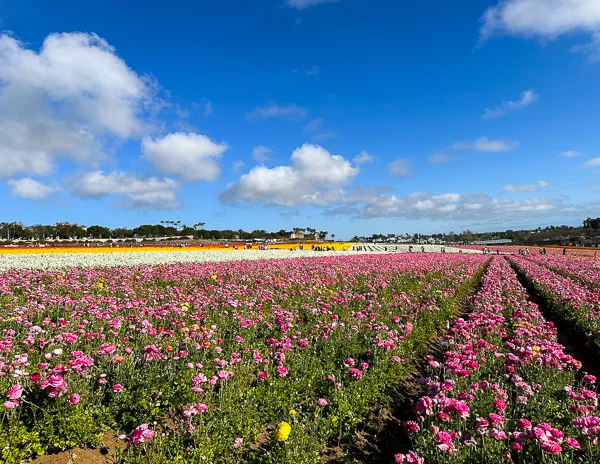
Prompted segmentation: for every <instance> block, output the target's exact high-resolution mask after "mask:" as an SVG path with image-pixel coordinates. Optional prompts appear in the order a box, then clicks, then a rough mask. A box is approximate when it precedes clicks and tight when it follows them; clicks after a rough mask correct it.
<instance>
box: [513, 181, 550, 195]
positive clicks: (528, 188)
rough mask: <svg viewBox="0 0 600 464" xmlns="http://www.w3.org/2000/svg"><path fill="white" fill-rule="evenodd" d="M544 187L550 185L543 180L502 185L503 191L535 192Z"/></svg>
mask: <svg viewBox="0 0 600 464" xmlns="http://www.w3.org/2000/svg"><path fill="white" fill-rule="evenodd" d="M546 187H550V184H549V183H548V182H546V181H544V180H538V181H537V182H536V183H535V184H506V185H505V186H504V187H502V190H503V191H505V192H512V193H523V192H537V191H539V190H542V189H544V188H546Z"/></svg>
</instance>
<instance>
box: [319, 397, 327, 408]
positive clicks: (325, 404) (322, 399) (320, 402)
mask: <svg viewBox="0 0 600 464" xmlns="http://www.w3.org/2000/svg"><path fill="white" fill-rule="evenodd" d="M317 404H318V405H319V406H321V407H322V408H324V407H325V406H327V404H328V403H327V400H326V399H325V398H319V399H318V401H317Z"/></svg>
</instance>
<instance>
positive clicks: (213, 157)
mask: <svg viewBox="0 0 600 464" xmlns="http://www.w3.org/2000/svg"><path fill="white" fill-rule="evenodd" d="M228 148H229V147H228V145H227V144H226V143H215V142H213V141H212V140H211V139H210V138H208V137H207V136H205V135H201V134H195V133H183V132H173V133H171V134H167V135H166V136H165V137H163V138H157V139H153V138H151V137H144V138H143V139H142V153H143V155H142V157H143V158H144V159H147V160H148V161H151V162H152V163H154V165H155V166H156V168H157V169H158V170H159V171H160V172H162V173H163V174H171V175H177V176H180V177H181V178H182V179H184V180H189V181H191V180H204V181H214V180H216V179H217V178H218V177H219V173H220V171H221V169H220V167H219V163H218V160H219V158H220V157H221V155H222V154H223V153H224V152H225V151H226V150H227V149H228Z"/></svg>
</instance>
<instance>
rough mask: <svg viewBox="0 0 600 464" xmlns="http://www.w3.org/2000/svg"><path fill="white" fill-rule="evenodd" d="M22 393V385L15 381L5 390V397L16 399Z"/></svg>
mask: <svg viewBox="0 0 600 464" xmlns="http://www.w3.org/2000/svg"><path fill="white" fill-rule="evenodd" d="M22 394H23V387H22V386H21V385H20V384H18V383H16V384H14V385H13V386H12V387H10V388H9V389H8V391H7V392H6V397H7V398H8V399H9V400H18V399H19V398H21V395H22Z"/></svg>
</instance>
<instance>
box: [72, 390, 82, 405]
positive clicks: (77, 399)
mask: <svg viewBox="0 0 600 464" xmlns="http://www.w3.org/2000/svg"><path fill="white" fill-rule="evenodd" d="M80 401H81V396H79V395H78V394H77V393H73V394H72V395H71V397H70V398H69V402H70V403H71V404H78V403H79V402H80Z"/></svg>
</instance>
